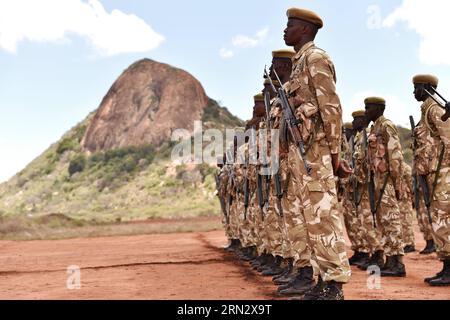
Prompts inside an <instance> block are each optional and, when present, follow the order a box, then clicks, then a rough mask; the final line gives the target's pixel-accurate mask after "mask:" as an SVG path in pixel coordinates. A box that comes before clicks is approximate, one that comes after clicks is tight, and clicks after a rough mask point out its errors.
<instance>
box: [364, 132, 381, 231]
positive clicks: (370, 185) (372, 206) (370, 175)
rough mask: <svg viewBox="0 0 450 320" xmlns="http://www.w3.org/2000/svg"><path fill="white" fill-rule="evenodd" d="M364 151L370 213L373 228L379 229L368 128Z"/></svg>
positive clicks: (365, 135)
mask: <svg viewBox="0 0 450 320" xmlns="http://www.w3.org/2000/svg"><path fill="white" fill-rule="evenodd" d="M363 137H364V138H363V149H364V150H366V159H367V177H368V182H367V191H368V192H369V204H370V211H371V212H372V217H373V227H374V228H376V227H377V221H376V220H377V211H378V208H377V206H376V204H375V181H374V172H373V170H372V166H371V161H370V156H369V153H368V149H367V148H368V146H369V144H368V137H367V131H366V128H364V129H363Z"/></svg>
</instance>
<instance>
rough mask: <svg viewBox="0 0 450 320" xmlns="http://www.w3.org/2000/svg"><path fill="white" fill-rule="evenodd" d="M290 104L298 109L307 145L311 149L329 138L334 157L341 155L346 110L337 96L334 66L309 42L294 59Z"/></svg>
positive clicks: (290, 84) (290, 83)
mask: <svg viewBox="0 0 450 320" xmlns="http://www.w3.org/2000/svg"><path fill="white" fill-rule="evenodd" d="M292 62H293V69H292V74H291V80H290V82H289V91H288V96H289V102H290V104H291V106H292V107H293V108H294V109H295V115H296V117H297V118H298V119H299V120H301V121H302V124H300V125H299V128H300V131H301V134H302V138H303V142H304V143H305V146H306V147H308V146H310V145H311V144H313V143H314V142H318V141H321V140H323V139H326V141H327V143H328V146H329V148H330V151H331V153H332V154H339V153H340V149H341V135H342V108H341V102H340V100H339V97H338V95H337V93H336V72H335V68H334V64H333V62H332V61H331V59H330V57H329V56H328V55H327V54H326V53H325V51H323V50H321V49H319V48H317V47H316V46H315V44H314V42H309V43H307V44H306V45H304V46H303V48H302V49H301V50H300V51H299V52H297V54H296V55H295V56H294V57H293V58H292Z"/></svg>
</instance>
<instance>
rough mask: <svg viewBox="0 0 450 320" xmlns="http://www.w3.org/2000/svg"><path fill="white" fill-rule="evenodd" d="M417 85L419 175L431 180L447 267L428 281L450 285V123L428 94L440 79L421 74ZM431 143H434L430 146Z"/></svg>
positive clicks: (437, 241)
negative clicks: (419, 118)
mask: <svg viewBox="0 0 450 320" xmlns="http://www.w3.org/2000/svg"><path fill="white" fill-rule="evenodd" d="M413 83H414V95H415V97H416V99H417V101H420V102H423V104H422V106H421V111H422V118H421V120H420V123H419V125H418V127H417V128H416V129H415V132H414V133H415V136H416V142H417V147H418V148H417V149H416V154H415V155H414V160H415V164H416V172H417V174H419V175H422V176H426V179H427V183H428V186H429V190H430V198H431V209H430V213H431V217H432V221H433V223H432V227H433V236H434V241H435V244H436V252H437V256H438V258H439V260H441V261H442V262H443V265H444V266H443V269H442V271H441V272H439V273H438V274H436V275H435V276H434V277H430V278H427V279H425V281H426V282H427V283H428V284H429V285H431V286H450V209H449V208H450V187H449V184H450V121H448V120H447V121H445V122H444V121H443V120H442V117H443V115H444V113H445V110H444V109H443V108H441V107H440V106H439V105H438V104H437V103H436V102H435V101H434V100H433V99H432V98H431V97H429V96H428V94H427V93H426V91H425V90H428V92H433V89H436V88H437V86H438V79H437V78H436V77H435V76H431V75H418V76H415V77H414V79H413ZM430 140H431V141H433V142H432V143H428V142H429V141H430Z"/></svg>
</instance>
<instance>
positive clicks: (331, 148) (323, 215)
mask: <svg viewBox="0 0 450 320" xmlns="http://www.w3.org/2000/svg"><path fill="white" fill-rule="evenodd" d="M287 16H288V23H287V28H286V30H285V35H284V40H285V43H286V44H287V45H288V46H292V47H294V49H295V51H296V55H295V56H294V58H293V60H292V61H293V71H292V74H291V79H290V82H289V91H288V95H289V102H290V105H291V107H292V108H293V111H294V114H295V116H296V118H297V119H298V120H299V123H298V127H299V130H300V132H301V134H302V138H303V142H304V144H305V148H306V160H307V161H308V163H309V164H310V165H311V168H312V170H311V171H312V172H311V175H308V173H307V172H306V169H305V168H304V162H303V158H302V156H301V154H300V152H299V149H298V144H297V141H293V137H290V139H289V156H288V157H289V172H290V175H291V179H292V180H293V183H294V186H295V190H294V194H295V199H293V200H294V201H297V203H298V206H299V208H298V209H300V215H301V216H302V218H303V219H302V220H303V221H302V223H301V225H300V226H299V229H302V231H301V232H304V233H306V234H307V241H308V243H309V245H310V247H311V251H312V259H311V264H312V265H313V266H314V269H315V271H316V273H317V274H318V276H319V283H318V284H317V285H316V286H314V288H311V287H312V286H313V284H314V281H313V280H312V277H313V270H312V268H311V267H310V266H305V267H303V269H301V270H300V272H301V273H302V275H303V279H305V286H304V293H305V295H304V297H303V299H305V300H308V299H343V291H342V285H343V284H344V283H346V282H348V281H349V279H350V275H351V271H350V266H349V263H348V258H347V253H346V248H345V240H344V234H343V233H344V227H343V225H342V221H341V218H340V214H339V212H338V208H337V206H338V199H337V191H336V183H335V176H338V175H341V176H342V177H345V176H346V175H348V174H350V173H351V169H350V168H349V166H348V164H346V163H345V162H344V161H340V159H339V158H340V149H341V134H342V108H341V104H340V100H339V97H338V95H337V94H336V86H335V82H336V73H335V69H334V65H333V63H332V61H331V59H330V58H329V56H328V55H327V54H326V53H325V52H324V51H323V50H321V49H319V48H318V47H316V46H315V44H314V39H315V36H316V34H317V32H318V30H319V29H320V28H322V26H323V22H322V20H321V18H320V17H319V16H318V15H317V14H315V13H314V12H311V11H309V10H304V9H297V8H292V9H289V10H288V11H287Z"/></svg>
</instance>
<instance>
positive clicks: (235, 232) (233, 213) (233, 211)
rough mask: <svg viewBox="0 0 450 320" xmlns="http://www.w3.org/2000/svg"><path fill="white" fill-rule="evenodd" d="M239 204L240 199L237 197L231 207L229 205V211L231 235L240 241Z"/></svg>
mask: <svg viewBox="0 0 450 320" xmlns="http://www.w3.org/2000/svg"><path fill="white" fill-rule="evenodd" d="M238 202H239V199H238V198H236V197H233V201H232V203H231V205H229V204H227V206H229V207H230V208H229V211H228V215H229V217H228V220H229V225H230V233H231V236H232V237H233V239H239V240H240V238H239V214H238Z"/></svg>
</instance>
